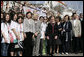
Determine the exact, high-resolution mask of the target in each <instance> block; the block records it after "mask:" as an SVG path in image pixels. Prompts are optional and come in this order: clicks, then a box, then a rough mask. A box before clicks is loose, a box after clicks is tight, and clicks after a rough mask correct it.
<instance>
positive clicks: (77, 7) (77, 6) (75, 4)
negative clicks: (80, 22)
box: [29, 1, 83, 13]
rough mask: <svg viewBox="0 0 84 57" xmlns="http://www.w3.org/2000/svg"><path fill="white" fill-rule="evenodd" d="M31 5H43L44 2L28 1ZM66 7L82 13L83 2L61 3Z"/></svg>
mask: <svg viewBox="0 0 84 57" xmlns="http://www.w3.org/2000/svg"><path fill="white" fill-rule="evenodd" d="M29 2H30V3H32V4H43V3H45V1H29ZM63 2H64V3H65V4H67V6H68V7H70V8H72V9H75V10H77V11H78V12H79V13H83V1H63Z"/></svg>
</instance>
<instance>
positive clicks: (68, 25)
mask: <svg viewBox="0 0 84 57" xmlns="http://www.w3.org/2000/svg"><path fill="white" fill-rule="evenodd" d="M64 20H65V23H64V25H63V33H64V38H65V39H64V53H66V54H68V53H69V51H70V44H71V30H72V24H71V22H70V18H69V16H68V15H65V16H64Z"/></svg>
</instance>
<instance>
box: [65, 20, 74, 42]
mask: <svg viewBox="0 0 84 57" xmlns="http://www.w3.org/2000/svg"><path fill="white" fill-rule="evenodd" d="M64 29H65V32H64V36H65V38H68V41H69V40H71V30H72V24H71V22H70V21H68V22H66V23H65V26H64ZM66 35H67V37H66ZM65 40H66V39H65Z"/></svg>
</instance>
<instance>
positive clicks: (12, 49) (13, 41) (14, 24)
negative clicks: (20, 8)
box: [10, 13, 20, 56]
mask: <svg viewBox="0 0 84 57" xmlns="http://www.w3.org/2000/svg"><path fill="white" fill-rule="evenodd" d="M16 20H17V14H16V13H15V14H14V16H13V20H12V21H11V30H12V31H13V33H12V35H13V36H12V38H11V44H10V54H11V56H15V55H16V54H15V52H16V50H15V45H16V44H17V42H18V40H19V39H20V37H19V35H18V32H17V31H18V29H17V28H18V23H17V21H16Z"/></svg>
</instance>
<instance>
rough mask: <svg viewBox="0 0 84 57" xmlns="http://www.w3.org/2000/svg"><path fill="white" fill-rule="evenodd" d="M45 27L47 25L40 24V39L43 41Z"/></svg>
mask: <svg viewBox="0 0 84 57" xmlns="http://www.w3.org/2000/svg"><path fill="white" fill-rule="evenodd" d="M46 27H47V23H44V22H42V24H41V39H43V38H44V36H45V34H44V33H45V31H46Z"/></svg>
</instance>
